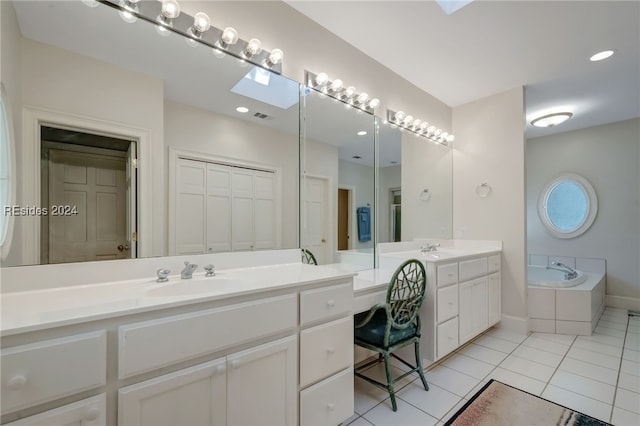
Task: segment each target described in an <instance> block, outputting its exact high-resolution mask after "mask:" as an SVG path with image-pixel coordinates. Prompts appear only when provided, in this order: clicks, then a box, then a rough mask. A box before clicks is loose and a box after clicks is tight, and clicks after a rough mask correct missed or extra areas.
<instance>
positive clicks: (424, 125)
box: [387, 109, 455, 146]
mask: <svg viewBox="0 0 640 426" xmlns="http://www.w3.org/2000/svg"><path fill="white" fill-rule="evenodd" d="M387 122H389V123H390V124H392V125H394V126H397V127H400V129H401V130H408V131H410V132H412V133H414V134H415V135H417V136H422V137H424V138H427V139H429V140H430V141H432V142H436V143H439V144H441V145H445V146H447V145H449V144H450V143H451V142H453V141H454V139H455V137H454V136H453V135H451V134H449V133H448V132H444V131H442V130H441V129H438V128H436V126H433V125H431V124H429V122H427V121H422V120H420V119H419V118H414V117H413V116H412V115H410V114H409V115H407V114H406V113H405V112H404V111H392V110H390V109H388V110H387Z"/></svg>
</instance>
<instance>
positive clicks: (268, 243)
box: [253, 170, 276, 250]
mask: <svg viewBox="0 0 640 426" xmlns="http://www.w3.org/2000/svg"><path fill="white" fill-rule="evenodd" d="M253 180H254V206H255V214H254V231H255V236H254V239H255V248H256V249H257V250H266V249H273V248H276V188H275V176H274V175H273V173H270V172H263V171H259V170H256V171H255V172H254V176H253Z"/></svg>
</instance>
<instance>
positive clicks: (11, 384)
mask: <svg viewBox="0 0 640 426" xmlns="http://www.w3.org/2000/svg"><path fill="white" fill-rule="evenodd" d="M26 384H27V378H26V377H25V376H24V375H22V374H19V375H17V376H13V377H12V378H10V379H9V381H8V382H7V388H8V389H9V390H12V391H17V390H21V389H23V388H24V386H25V385H26Z"/></svg>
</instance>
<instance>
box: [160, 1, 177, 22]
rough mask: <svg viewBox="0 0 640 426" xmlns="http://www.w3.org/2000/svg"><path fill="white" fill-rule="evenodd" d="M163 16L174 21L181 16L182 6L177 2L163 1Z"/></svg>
mask: <svg viewBox="0 0 640 426" xmlns="http://www.w3.org/2000/svg"><path fill="white" fill-rule="evenodd" d="M161 13H162V16H164V17H165V18H167V19H174V18H177V17H178V16H179V15H180V5H179V4H178V2H177V1H176V0H162V11H161Z"/></svg>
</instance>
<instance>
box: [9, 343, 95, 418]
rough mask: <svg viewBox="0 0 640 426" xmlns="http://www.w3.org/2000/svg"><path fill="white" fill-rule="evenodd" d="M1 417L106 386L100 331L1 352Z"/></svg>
mask: <svg viewBox="0 0 640 426" xmlns="http://www.w3.org/2000/svg"><path fill="white" fill-rule="evenodd" d="M0 363H1V366H2V369H1V371H2V387H1V393H2V413H3V414H5V413H10V412H12V411H16V410H18V409H22V408H26V407H31V406H34V405H37V404H41V403H43V402H47V401H51V400H54V399H57V398H60V397H63V396H67V395H72V394H74V393H78V392H82V391H85V390H89V389H93V388H97V387H99V386H102V385H104V384H105V383H106V377H107V334H106V332H105V331H104V330H101V331H96V332H92V333H86V334H77V335H75V336H68V337H63V338H60V339H52V340H45V341H42V342H37V343H31V344H28V345H22V346H16V347H12V348H8V349H3V350H2V351H1V352H0Z"/></svg>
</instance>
